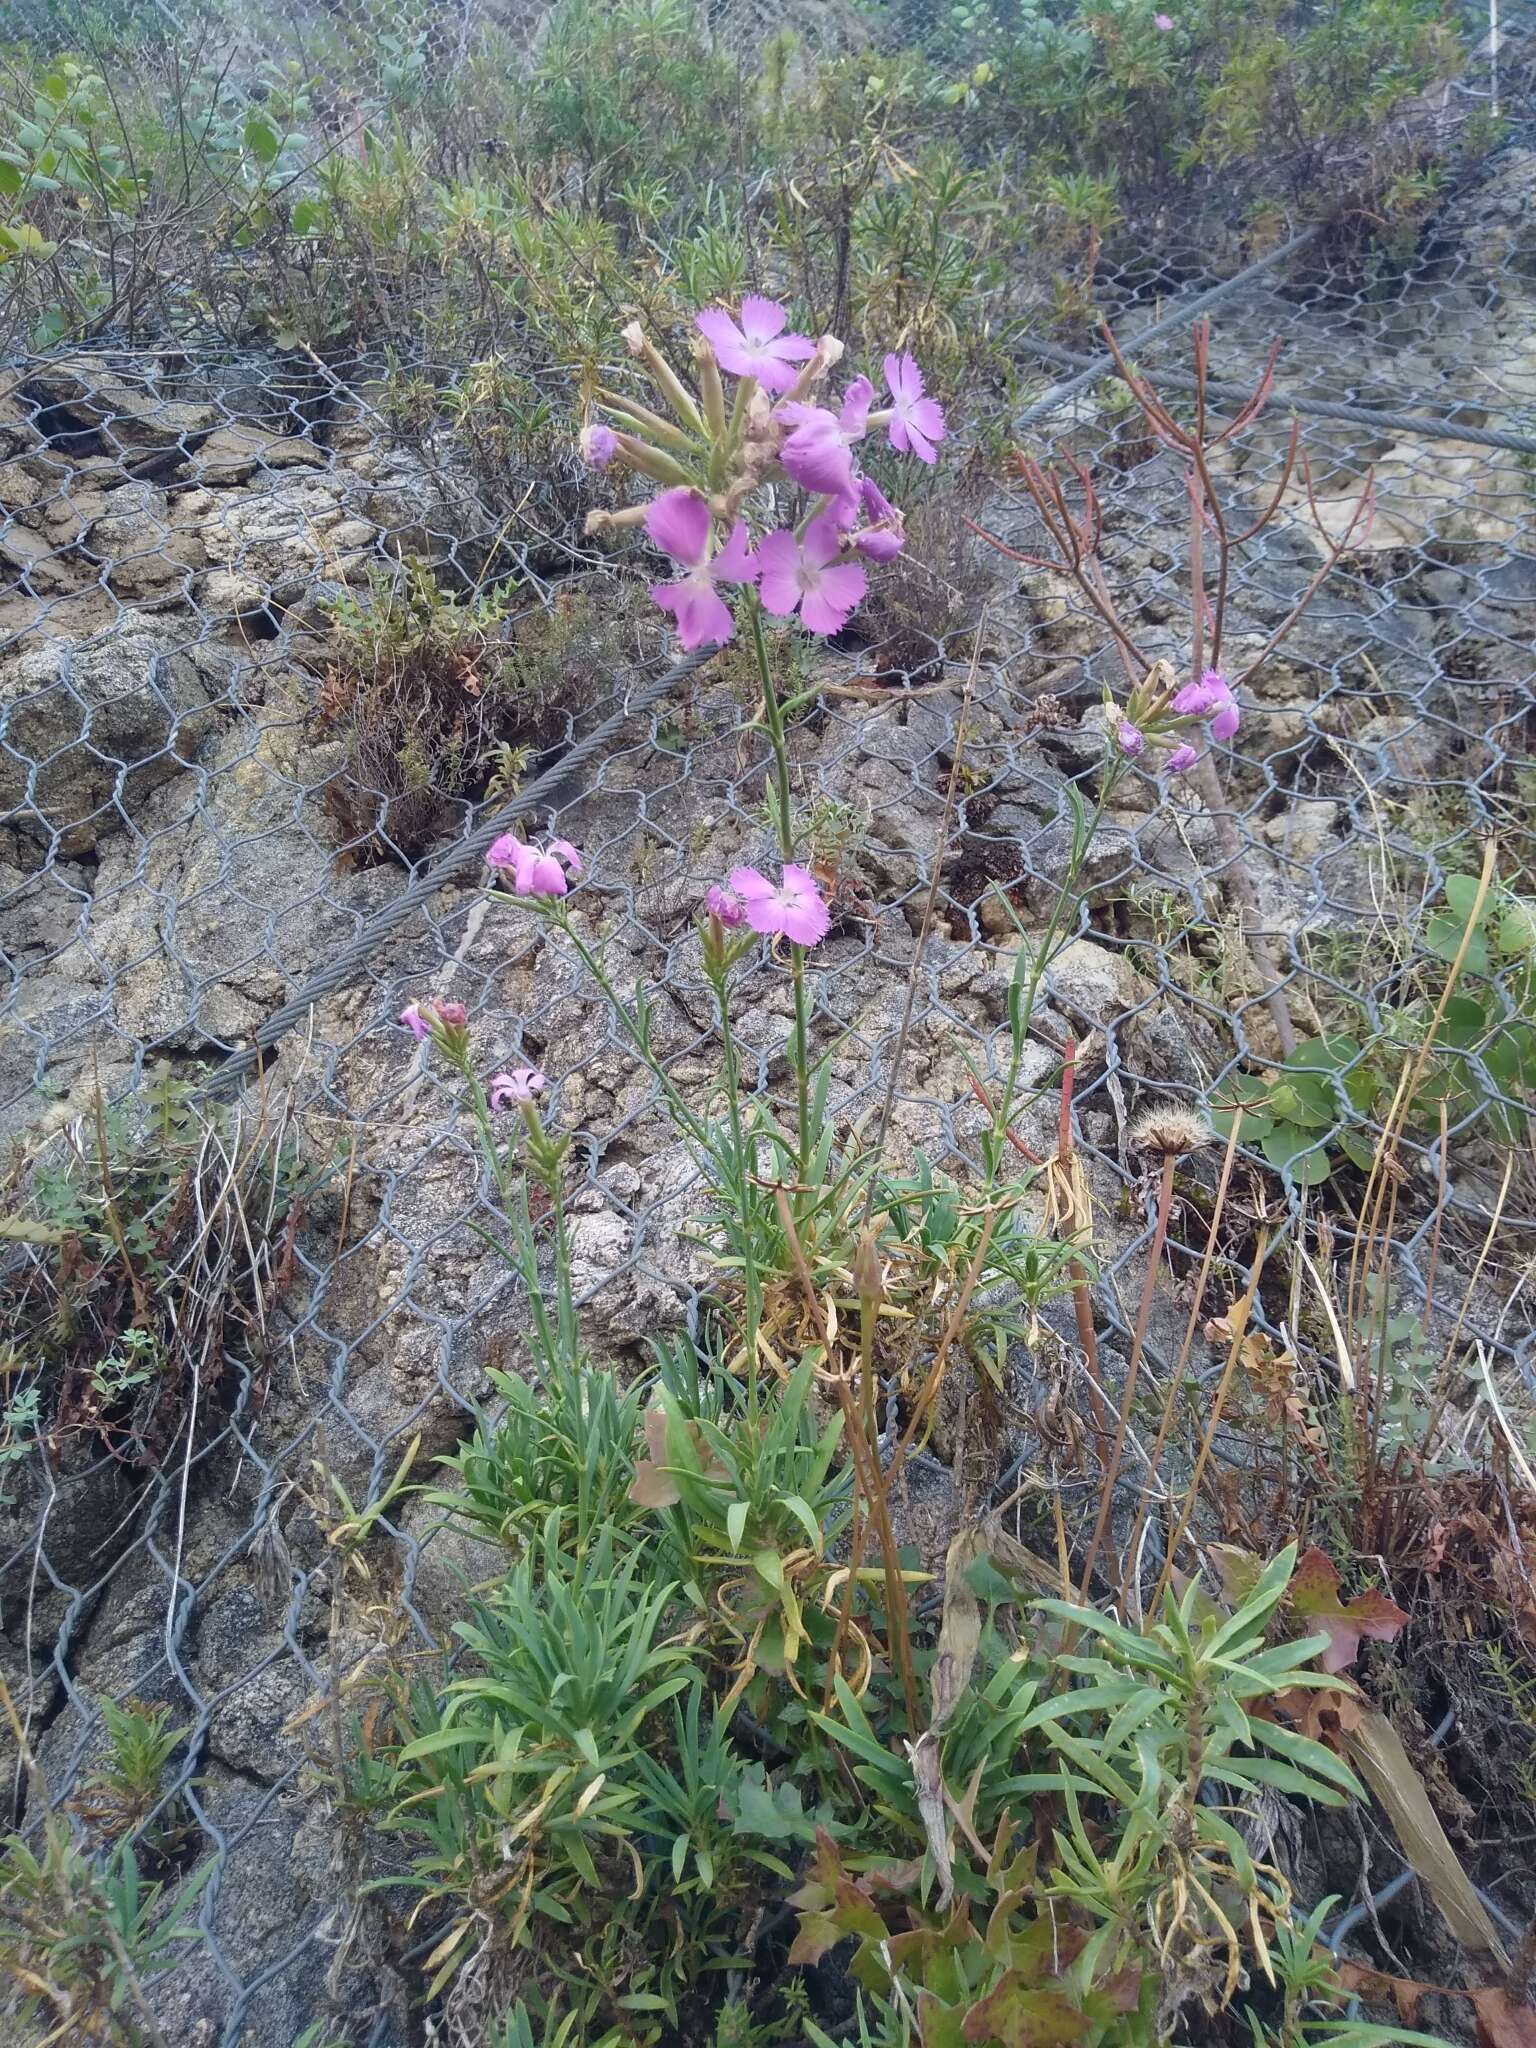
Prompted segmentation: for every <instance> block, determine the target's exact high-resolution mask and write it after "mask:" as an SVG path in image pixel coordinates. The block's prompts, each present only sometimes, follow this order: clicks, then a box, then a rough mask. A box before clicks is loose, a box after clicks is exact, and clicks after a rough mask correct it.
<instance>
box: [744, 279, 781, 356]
mask: <svg viewBox="0 0 1536 2048" xmlns="http://www.w3.org/2000/svg"><path fill="white" fill-rule="evenodd" d="M788 318H789V315H788V314H787V313H786V312H785V310H784V308H783V307H782V306H781V305H780V304H779V302H778V301H777V299H765V298H764V297H763V295H762V293H761V292H748V293H747V296H746V297H745V298H744V299H743V300H742V302H741V331H742V333H743V335H745V337H746V339H747V343H748V345H749V346H750V347H752V348H761V347H762V346H763V344H764V343H765V342H769V341H772V340H773V337H774V336H775V335H776V334H782V333H783V331H784V322H785V321H786V320H787V319H788Z"/></svg>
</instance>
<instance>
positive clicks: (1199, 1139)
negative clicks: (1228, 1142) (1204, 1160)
mask: <svg viewBox="0 0 1536 2048" xmlns="http://www.w3.org/2000/svg"><path fill="white" fill-rule="evenodd" d="M1130 1137H1131V1146H1132V1149H1133V1150H1134V1151H1137V1152H1150V1153H1153V1154H1155V1155H1157V1156H1159V1157H1161V1158H1164V1159H1166V1158H1167V1157H1168V1155H1169V1154H1170V1153H1172V1154H1173V1156H1174V1157H1175V1158H1179V1157H1182V1155H1183V1154H1184V1153H1186V1152H1198V1151H1200V1150H1201V1149H1202V1147H1204V1146H1206V1145H1211V1144H1214V1143H1215V1137H1214V1134H1213V1133H1212V1131H1211V1128H1210V1126H1209V1125H1208V1124H1207V1123H1206V1121H1205V1118H1204V1117H1203V1116H1201V1115H1199V1114H1198V1112H1196V1111H1195V1110H1192V1109H1185V1108H1183V1107H1182V1106H1181V1105H1180V1104H1178V1103H1176V1102H1171V1103H1159V1104H1158V1105H1157V1107H1156V1108H1155V1109H1149V1110H1148V1111H1147V1112H1146V1113H1145V1115H1143V1116H1140V1117H1138V1118H1137V1120H1136V1122H1135V1123H1134V1124H1133V1125H1132V1126H1131V1133H1130Z"/></svg>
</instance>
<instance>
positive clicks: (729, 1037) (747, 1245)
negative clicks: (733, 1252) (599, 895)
mask: <svg viewBox="0 0 1536 2048" xmlns="http://www.w3.org/2000/svg"><path fill="white" fill-rule="evenodd" d="M713 923H714V921H713V919H711V926H712V928H713ZM705 959H706V964H708V962H709V959H710V953H709V949H708V948H706V952H705ZM708 971H709V979H710V985H711V987H712V988H713V989H714V992H715V1005H716V1008H717V1010H718V1012H719V1016H720V1046H721V1053H722V1057H723V1060H724V1065H725V1114H726V1120H727V1122H728V1123H729V1124H730V1127H731V1152H732V1173H731V1175H730V1198H731V1203H732V1206H733V1207H734V1209H735V1213H736V1215H737V1217H738V1218H739V1219H740V1222H741V1226H742V1229H741V1265H742V1276H741V1277H742V1287H743V1291H744V1296H745V1301H744V1320H745V1324H746V1332H745V1334H746V1351H747V1397H748V1401H749V1403H750V1405H751V1407H752V1408H753V1409H754V1410H755V1409H756V1406H757V1332H758V1326H759V1323H760V1322H761V1319H762V1288H761V1285H760V1283H759V1281H758V1277H757V1257H756V1254H755V1252H754V1250H753V1247H752V1226H751V1214H752V1210H751V1191H750V1189H749V1187H748V1185H747V1183H748V1180H749V1178H750V1176H751V1172H752V1159H751V1155H750V1154H749V1153H748V1150H747V1137H746V1130H745V1127H744V1126H743V1124H742V1120H741V1086H740V1076H741V1063H740V1060H739V1059H738V1057H737V1053H736V1034H735V1032H734V1031H733V1030H732V1029H731V982H730V967H729V965H728V964H727V962H726V961H725V960H723V959H721V958H720V956H719V955H718V954H716V955H715V956H714V964H713V966H712V967H709V968H708Z"/></svg>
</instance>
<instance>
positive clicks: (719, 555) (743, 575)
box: [709, 519, 757, 583]
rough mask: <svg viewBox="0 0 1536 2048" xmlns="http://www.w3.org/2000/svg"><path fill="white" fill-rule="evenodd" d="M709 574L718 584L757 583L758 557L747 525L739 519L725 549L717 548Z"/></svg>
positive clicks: (732, 529)
mask: <svg viewBox="0 0 1536 2048" xmlns="http://www.w3.org/2000/svg"><path fill="white" fill-rule="evenodd" d="M709 573H710V577H711V579H712V580H713V581H714V582H716V583H755V582H756V581H757V557H756V556H755V555H754V554H753V552H752V543H751V542H750V541H749V540H748V538H747V523H746V521H745V520H744V519H738V520H737V522H736V524H735V525H734V526H733V527H732V528H731V537H730V539H729V540H728V541H727V542H726V543H725V546H724V547H723V548H717V549H716V550H715V552H714V554H713V555H711V556H710V560H709Z"/></svg>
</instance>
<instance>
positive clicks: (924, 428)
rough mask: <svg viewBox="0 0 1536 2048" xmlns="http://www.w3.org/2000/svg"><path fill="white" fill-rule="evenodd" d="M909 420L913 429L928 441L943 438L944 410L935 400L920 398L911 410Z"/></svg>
mask: <svg viewBox="0 0 1536 2048" xmlns="http://www.w3.org/2000/svg"><path fill="white" fill-rule="evenodd" d="M910 418H911V421H912V425H913V427H914V429H915V430H916V431H917V432H918V433H919V434H922V435H924V436H925V437H926V438H927V439H928V440H930V441H942V440H943V438H944V433H945V427H944V408H943V406H942V405H940V403H939V401H938V400H937V399H936V398H920V399H919V400H918V401H917V403H916V405H914V406H913V407H912V408H911V413H910Z"/></svg>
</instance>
